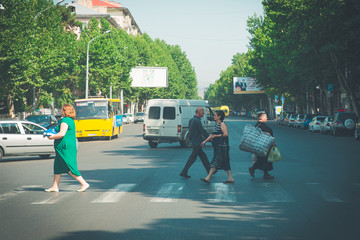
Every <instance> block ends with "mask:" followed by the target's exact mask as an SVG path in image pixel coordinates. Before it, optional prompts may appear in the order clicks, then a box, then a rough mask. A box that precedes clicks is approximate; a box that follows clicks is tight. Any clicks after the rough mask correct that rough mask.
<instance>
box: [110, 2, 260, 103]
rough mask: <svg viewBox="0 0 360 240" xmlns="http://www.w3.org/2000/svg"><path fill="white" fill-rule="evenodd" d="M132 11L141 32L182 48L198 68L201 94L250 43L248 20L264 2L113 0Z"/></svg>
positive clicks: (197, 73)
mask: <svg viewBox="0 0 360 240" xmlns="http://www.w3.org/2000/svg"><path fill="white" fill-rule="evenodd" d="M113 1H115V2H120V3H121V4H122V7H126V8H128V9H129V10H130V12H131V14H132V16H133V17H134V19H135V21H136V23H137V25H138V26H139V27H140V30H141V32H142V33H147V34H148V35H149V36H150V37H151V38H152V39H156V38H159V39H161V40H164V41H165V42H166V43H167V44H170V45H179V46H180V48H181V49H182V51H183V52H185V53H186V55H187V57H188V59H189V61H190V62H191V64H192V66H193V67H194V69H195V72H196V76H197V81H198V90H199V95H201V96H202V95H203V91H204V89H205V88H207V87H209V85H210V84H211V83H214V82H215V81H216V80H218V79H219V78H220V73H221V71H224V70H226V69H227V68H228V67H229V66H231V60H232V58H233V56H234V55H235V54H237V53H245V52H247V49H248V44H249V36H250V35H249V33H248V32H247V27H246V21H247V20H248V17H251V16H254V14H256V15H257V16H260V15H263V7H262V4H261V2H262V0H221V1H214V0H113Z"/></svg>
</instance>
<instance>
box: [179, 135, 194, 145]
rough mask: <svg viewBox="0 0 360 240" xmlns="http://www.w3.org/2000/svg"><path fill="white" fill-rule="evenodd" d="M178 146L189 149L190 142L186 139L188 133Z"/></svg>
mask: <svg viewBox="0 0 360 240" xmlns="http://www.w3.org/2000/svg"><path fill="white" fill-rule="evenodd" d="M180 144H181V146H182V147H187V148H189V147H191V140H190V139H189V137H188V133H186V135H185V138H184V140H183V141H180Z"/></svg>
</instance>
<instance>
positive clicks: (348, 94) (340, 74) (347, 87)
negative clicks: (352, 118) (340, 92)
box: [331, 53, 360, 117]
mask: <svg viewBox="0 0 360 240" xmlns="http://www.w3.org/2000/svg"><path fill="white" fill-rule="evenodd" d="M331 57H332V59H333V62H334V65H335V70H336V74H337V77H338V80H339V83H340V86H341V87H342V88H343V89H344V91H345V93H346V97H348V98H350V102H351V105H352V107H353V111H354V112H355V114H356V116H357V117H360V111H359V106H358V103H357V101H356V98H355V96H354V92H353V91H352V90H351V87H350V84H349V79H348V77H347V76H345V74H343V72H344V71H341V69H340V66H339V64H338V59H337V57H336V54H334V53H331Z"/></svg>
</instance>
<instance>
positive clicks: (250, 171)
mask: <svg viewBox="0 0 360 240" xmlns="http://www.w3.org/2000/svg"><path fill="white" fill-rule="evenodd" d="M249 173H250V175H251V176H252V177H255V170H254V169H253V168H252V167H251V168H249Z"/></svg>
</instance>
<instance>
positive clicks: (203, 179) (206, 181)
mask: <svg viewBox="0 0 360 240" xmlns="http://www.w3.org/2000/svg"><path fill="white" fill-rule="evenodd" d="M200 180H201V181H203V182H204V183H207V184H210V182H209V181H208V180H206V179H205V178H200Z"/></svg>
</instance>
